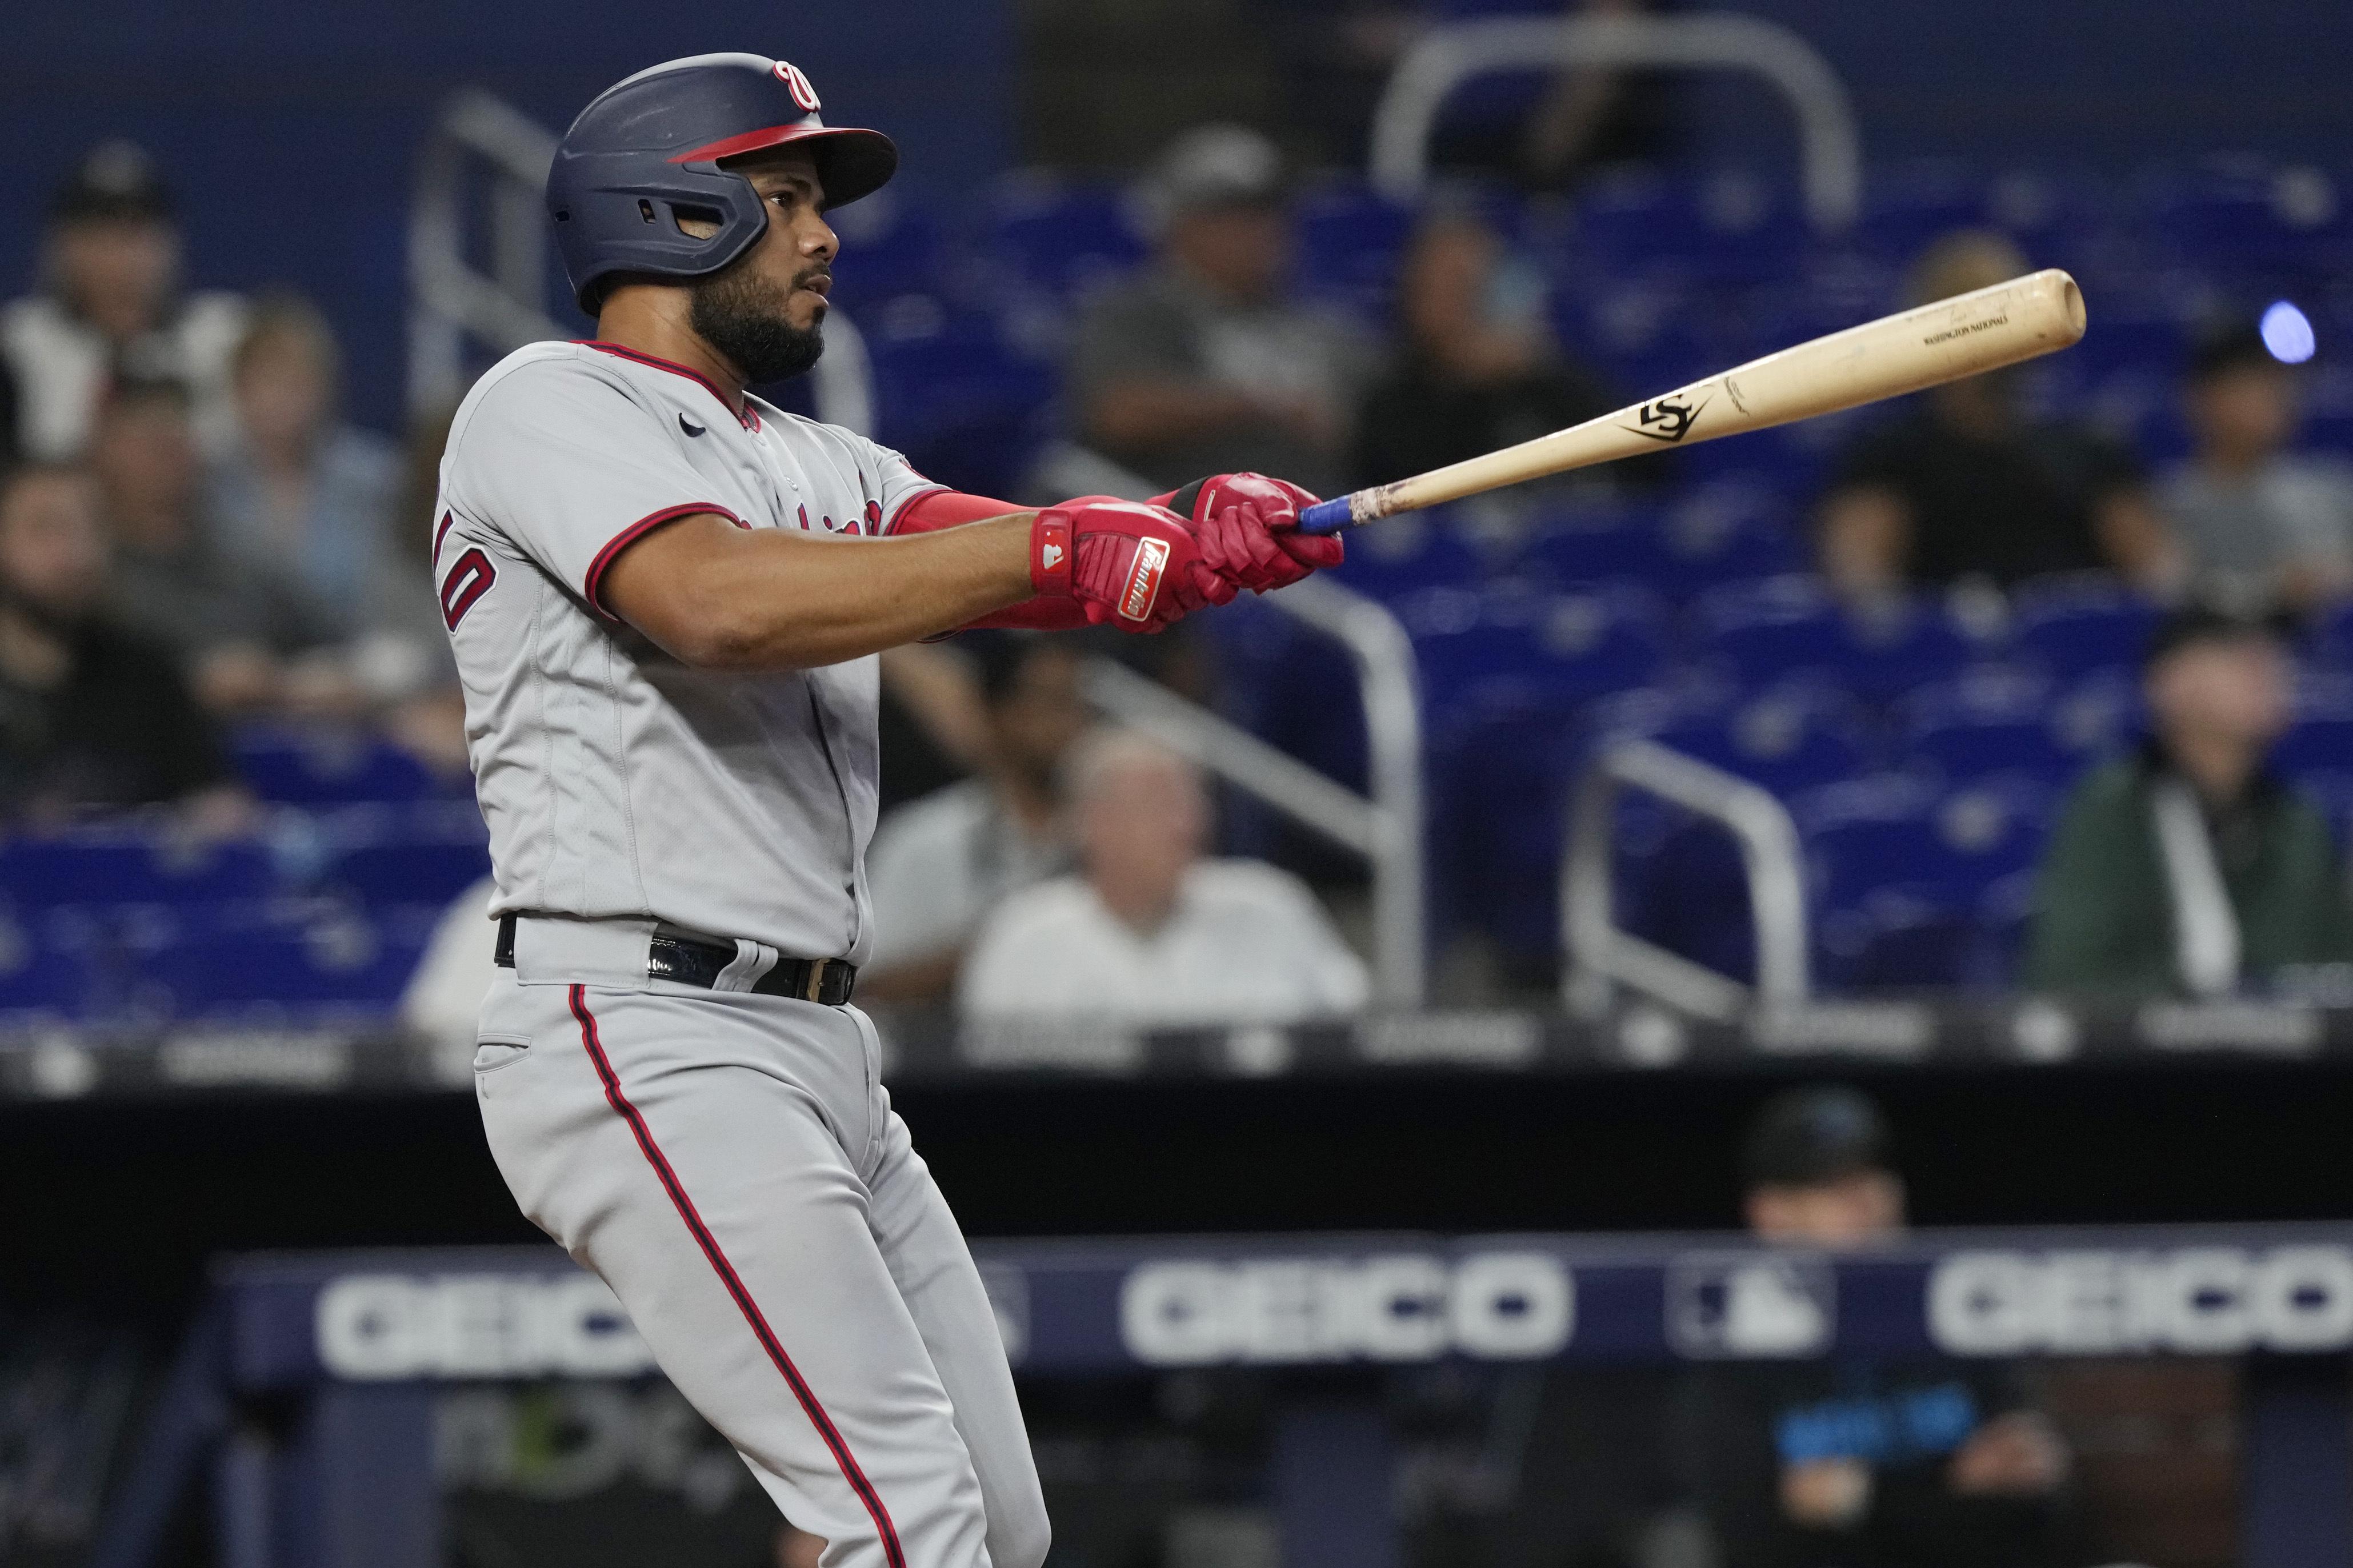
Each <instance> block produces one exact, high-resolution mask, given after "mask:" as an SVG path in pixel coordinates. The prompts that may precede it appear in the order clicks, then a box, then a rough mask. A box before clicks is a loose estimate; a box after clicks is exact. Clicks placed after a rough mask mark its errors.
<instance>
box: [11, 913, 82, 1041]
mask: <svg viewBox="0 0 2353 1568" xmlns="http://www.w3.org/2000/svg"><path fill="white" fill-rule="evenodd" d="M97 936H98V932H97V931H96V929H95V928H94V927H93V926H92V925H91V924H90V923H89V922H87V921H56V920H43V919H36V920H30V921H24V920H19V919H17V918H16V917H14V916H10V915H5V914H0V1019H5V1020H6V1022H7V1024H8V1026H11V1027H22V1026H29V1025H32V1024H34V1023H37V1022H40V1021H44V1020H56V1021H67V1020H72V1019H78V1018H81V1017H85V1016H88V1015H89V1014H90V1011H91V1010H92V1009H93V1007H94V1006H95V1005H98V1004H99V1002H100V999H101V995H102V985H101V977H100V959H99V952H98V942H97Z"/></svg>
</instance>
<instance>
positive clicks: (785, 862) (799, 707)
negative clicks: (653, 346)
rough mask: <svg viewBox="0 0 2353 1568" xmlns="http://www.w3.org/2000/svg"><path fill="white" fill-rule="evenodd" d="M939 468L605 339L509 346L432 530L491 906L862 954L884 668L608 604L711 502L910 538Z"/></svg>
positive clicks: (480, 388)
mask: <svg viewBox="0 0 2353 1568" xmlns="http://www.w3.org/2000/svg"><path fill="white" fill-rule="evenodd" d="M937 488H939V487H937V486H934V485H933V484H932V483H931V482H930V481H929V480H927V479H923V476H921V475H920V474H918V473H916V472H915V470H914V469H913V468H910V467H909V466H908V464H907V461H906V459H905V458H902V457H900V456H899V455H898V454H897V453H896V452H892V451H889V450H887V449H885V448H884V447H879V446H877V445H875V444H874V443H873V442H871V441H869V440H867V439H866V438H865V437H861V436H857V435H853V434H851V433H850V432H849V431H847V430H842V429H839V428H837V427H835V426H829V425H820V424H818V423H817V422H815V421H813V420H808V419H803V418H800V417H797V416H794V415H790V414H786V413H785V412H783V411H782V410H781V409H778V408H776V407H774V406H772V405H768V404H766V403H763V402H761V401H760V400H759V399H757V398H751V399H747V400H746V402H745V405H744V413H743V414H742V416H740V417H739V416H737V415H736V414H735V413H734V412H733V408H732V407H731V406H730V405H729V404H728V402H727V400H726V399H725V398H724V397H723V396H722V395H720V393H719V390H718V389H717V388H716V387H714V386H712V384H710V383H708V382H706V381H704V380H703V379H702V377H700V376H698V375H696V374H694V373H693V372H691V371H689V370H686V369H684V368H683V367H681V366H677V365H672V364H670V363H667V362H664V361H660V360H654V359H650V358H648V357H646V356H643V355H639V354H636V353H631V352H629V351H628V350H623V349H618V348H615V347H612V346H610V345H605V344H596V343H554V342H551V343H534V344H533V345H532V346H531V347H529V348H525V349H521V350H518V351H517V352H516V353H512V354H510V355H508V356H507V358H506V359H505V360H503V361H501V363H499V364H498V365H497V366H496V367H494V368H493V369H492V370H491V372H490V373H489V374H486V375H484V376H483V377H482V379H481V380H480V382H478V383H477V384H475V386H474V389H473V391H472V392H471V393H470V395H468V396H467V398H466V401H465V402H464V403H463V404H462V405H459V410H458V416H457V419H456V421H455V423H454V424H452V425H451V426H450V430H449V445H448V452H447V454H446V455H445V456H444V457H443V458H442V462H441V494H440V504H439V507H438V509H437V516H438V523H437V525H436V533H435V539H434V544H433V555H434V576H435V581H436V582H437V583H438V584H439V586H440V594H441V610H442V616H443V619H444V620H445V621H446V622H447V623H448V627H449V636H450V641H451V643H452V644H453V645H454V647H456V649H457V657H458V668H459V675H460V676H461V678H462V679H463V680H464V683H465V690H466V727H467V743H468V748H469V750H470V752H471V755H472V760H473V765H474V777H475V783H476V787H477V789H478V791H479V793H480V798H481V804H482V815H483V816H484V817H485V818H486V819H487V820H488V821H489V824H490V829H491V863H492V865H493V866H494V867H495V868H496V870H497V873H498V895H497V897H496V899H494V900H492V903H491V912H492V913H494V914H505V913H508V912H510V911H513V912H528V911H538V912H542V913H553V914H565V915H572V916H579V917H586V918H600V917H650V918H652V919H655V920H659V921H670V922H671V923H672V924H675V925H678V926H682V927H684V928H686V929H687V930H690V931H702V932H707V933H709V934H711V935H713V936H721V937H733V938H743V939H746V940H749V941H752V942H759V943H762V944H765V946H768V947H771V948H774V949H776V951H778V952H782V953H785V954H787V955H790V956H796V957H802V958H848V959H849V960H850V961H851V962H852V963H861V962H863V961H864V959H865V957H866V953H867V950H868V949H869V947H870V946H871V942H872V936H871V926H872V923H873V921H872V917H871V910H870V907H869V903H868V899H867V893H866V884H865V876H864V872H863V869H862V860H863V857H864V853H865V848H866V842H867V840H868V838H869V837H871V835H872V833H873V830H874V813H875V781H876V770H877V758H876V742H875V705H876V701H877V697H878V685H877V680H878V677H877V674H876V669H875V661H874V660H873V659H871V658H862V659H853V660H851V661H849V662H848V663H846V664H839V665H831V666H828V667H825V668H818V669H807V670H796V671H792V672H789V673H784V674H775V675H759V676H746V675H744V674H741V673H736V672H732V671H712V670H699V669H692V668H688V667H687V666H685V665H683V664H681V663H680V662H678V661H677V660H676V659H673V658H670V656H669V655H667V654H665V653H663V652H662V651H661V650H660V649H659V648H658V647H655V646H654V645H653V644H652V643H651V642H650V641H649V640H648V639H647V638H645V637H642V636H639V635H638V634H637V633H636V632H634V631H633V630H631V629H630V628H629V627H628V626H624V625H621V624H620V623H618V622H617V621H615V620H614V619H613V618H612V617H611V616H609V615H607V613H606V611H605V608H604V606H603V605H601V604H600V603H599V602H598V599H597V594H598V591H599V589H600V587H601V586H602V581H603V577H604V574H605V570H606V568H607V566H609V565H610V564H611V563H612V562H613V559H614V557H615V556H617V554H619V553H620V552H621V550H622V548H623V547H624V546H626V545H628V543H629V542H631V541H633V540H635V539H637V538H638V537H639V536H640V535H642V534H644V533H646V532H647V531H649V530H651V529H654V528H656V527H659V525H660V524H662V523H664V522H667V521H671V520H673V519H675V518H678V517H680V516H682V515H684V514H687V513H691V512H699V511H707V512H718V513H721V514H723V515H725V516H727V517H730V518H733V520H735V521H737V522H738V523H739V524H741V525H742V526H744V527H746V528H798V529H802V530H806V531H822V532H827V533H847V534H860V533H878V532H884V531H888V530H889V528H890V526H891V524H892V523H893V522H895V521H897V517H898V513H899V510H900V509H901V508H902V507H903V506H905V505H906V503H907V502H908V500H911V499H912V498H913V497H914V496H916V495H917V494H919V493H921V492H923V491H924V490H927V489H937Z"/></svg>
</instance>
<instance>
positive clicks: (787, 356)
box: [687, 257, 825, 386]
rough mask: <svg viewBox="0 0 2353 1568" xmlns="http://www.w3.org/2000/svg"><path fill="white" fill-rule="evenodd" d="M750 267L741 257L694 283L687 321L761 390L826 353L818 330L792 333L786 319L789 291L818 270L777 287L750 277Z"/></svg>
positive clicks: (794, 329)
mask: <svg viewBox="0 0 2353 1568" xmlns="http://www.w3.org/2000/svg"><path fill="white" fill-rule="evenodd" d="M750 261H751V258H749V257H745V258H744V259H743V260H740V261H737V262H736V263H735V264H734V265H733V266H731V267H727V268H722V269H721V270H720V271H719V272H717V273H716V274H714V275H712V277H709V278H706V279H702V281H701V282H699V283H697V284H696V285H695V286H694V293H693V300H692V303H691V306H690V307H689V311H688V316H687V321H688V324H689V325H691V326H692V327H693V328H694V330H695V331H696V332H697V333H699V334H700V335H701V336H702V341H703V342H706V343H709V344H710V345H711V346H712V348H714V349H717V350H718V351H719V352H720V353H723V354H724V355H725V356H726V357H727V363H730V364H732V365H733V366H734V367H735V368H736V369H737V370H739V371H742V372H743V373H744V381H745V382H746V383H747V384H750V385H753V386H762V385H765V384H767V383H769V382H772V381H783V380H785V379H786V377H788V376H796V375H798V374H801V372H803V371H805V370H807V369H808V368H809V366H811V365H813V364H815V363H817V356H818V355H819V354H821V353H824V352H825V335H824V333H823V332H822V331H820V330H819V329H818V328H817V327H816V326H807V327H796V326H794V325H793V324H792V322H791V321H788V320H786V316H785V311H786V308H787V306H788V305H789V304H790V302H791V300H792V295H793V290H794V289H797V288H799V287H800V286H801V283H802V281H803V280H804V279H806V278H808V277H812V276H815V275H816V271H822V270H823V269H822V268H818V269H816V271H813V272H810V273H804V274H803V275H802V276H801V277H800V278H796V279H793V281H792V282H791V283H789V284H784V285H779V284H776V283H774V282H771V281H769V280H768V279H765V278H763V277H761V276H760V275H759V274H758V273H756V272H754V270H753V269H752V268H751V266H750Z"/></svg>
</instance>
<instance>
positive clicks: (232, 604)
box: [90, 381, 340, 711]
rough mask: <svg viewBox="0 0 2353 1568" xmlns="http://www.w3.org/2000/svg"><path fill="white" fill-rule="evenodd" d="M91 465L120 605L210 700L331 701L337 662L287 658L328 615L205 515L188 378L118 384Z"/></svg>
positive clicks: (327, 632)
mask: <svg viewBox="0 0 2353 1568" xmlns="http://www.w3.org/2000/svg"><path fill="white" fill-rule="evenodd" d="M90 464H91V468H92V469H93V471H94V472H95V473H96V475H97V477H98V482H99V489H100V496H101V498H102V500H103V501H104V503H105V507H106V514H107V521H108V522H109V524H110V525H111V528H112V530H113V534H114V549H115V597H116V601H117V607H118V609H119V611H120V612H121V616H122V617H123V619H124V621H125V622H126V623H127V624H129V625H130V626H134V627H136V628H137V629H139V630H140V631H142V632H144V633H146V634H148V635H149V636H152V637H157V638H160V639H161V640H162V641H164V643H165V644H166V645H167V646H168V647H171V649H172V650H173V651H174V653H175V654H176V655H178V656H179V658H181V660H182V661H183V663H184V664H185V667H186V668H187V669H188V671H189V675H190V679H192V681H193V682H194V684H195V689H196V693H197V695H198V696H199V697H201V698H202V699H203V700H205V702H206V704H207V705H208V706H210V707H212V708H215V709H216V710H223V711H237V710H252V709H259V708H266V707H272V706H278V705H281V704H285V705H292V706H297V707H301V706H306V705H308V706H321V707H332V706H333V705H334V702H335V700H336V693H337V691H338V690H339V689H340V678H339V677H338V676H337V675H336V674H335V673H334V672H333V671H332V670H330V669H327V668H323V667H322V666H321V665H320V664H319V663H318V661H315V660H314V661H312V664H311V667H310V668H301V667H298V666H296V665H294V664H290V663H289V662H287V661H288V660H289V659H290V658H291V657H292V656H296V655H300V654H303V653H305V652H311V651H315V650H321V649H323V648H324V647H326V645H327V644H329V643H330V642H331V641H332V637H333V635H334V624H333V622H332V619H331V618H330V617H329V616H327V614H326V613H325V612H324V611H323V610H322V609H321V608H320V607H319V606H317V605H314V604H312V603H311V600H310V598H309V597H308V595H304V594H303V593H302V592H301V588H300V587H299V586H298V585H297V584H295V582H294V581H293V580H292V578H290V576H289V575H288V574H286V573H285V572H284V571H282V570H281V569H280V568H279V567H278V565H277V564H276V563H273V562H269V561H260V560H253V559H249V558H246V557H243V556H240V555H237V554H236V553H234V552H231V551H229V550H227V549H226V548H224V547H223V546H222V544H221V543H220V542H219V541H218V540H217V539H216V537H215V535H214V532H213V530H212V528H211V527H210V525H209V522H208V520H206V518H205V516H204V515H203V512H202V510H201V507H200V504H199V497H200V488H201V479H202V470H201V468H200V467H199V464H198V461H197V457H196V445H195V434H194V432H193V431H192V430H191V429H190V427H189V423H188V395H187V393H186V391H185V389H184V388H182V387H181V386H180V385H179V384H177V383H176V382H168V381H126V382H123V383H121V384H119V385H117V386H116V387H115V388H114V390H113V392H112V393H111V395H110V396H109V397H108V398H107V401H106V405H105V407H104V408H103V409H102V410H101V411H100V415H99V422H98V427H97V430H96V433H95V435H94V437H93V438H92V440H91V444H90Z"/></svg>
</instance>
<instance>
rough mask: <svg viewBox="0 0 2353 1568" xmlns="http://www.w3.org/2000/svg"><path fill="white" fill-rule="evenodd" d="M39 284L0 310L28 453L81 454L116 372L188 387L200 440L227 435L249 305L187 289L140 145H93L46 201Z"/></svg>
mask: <svg viewBox="0 0 2353 1568" xmlns="http://www.w3.org/2000/svg"><path fill="white" fill-rule="evenodd" d="M42 284H43V291H42V292H41V293H38V294H33V295H27V296H26V297H25V298H23V299H21V300H15V301H13V302H11V303H10V304H9V305H8V306H7V307H6V308H5V309H0V358H5V361H6V363H7V366H8V369H9V371H10V373H11V374H13V376H14V378H15V381H16V399H17V411H16V414H17V421H18V423H17V426H16V429H17V436H18V441H19V444H20V445H21V446H22V447H23V449H24V451H25V452H26V454H27V455H29V456H32V457H37V458H70V457H74V456H77V455H79V453H80V452H81V450H82V448H83V447H84V446H85V444H86V443H87V442H88V441H89V439H90V430H91V427H92V424H93V421H94V419H95V417H96V416H97V412H98V408H99V405H100V404H101V403H102V402H103V401H104V400H105V398H106V395H107V392H108V389H109V388H110V387H111V386H112V385H113V384H114V383H115V382H116V381H118V380H121V379H126V378H128V379H137V380H157V379H163V380H171V381H177V382H179V383H181V384H183V385H185V386H187V387H189V388H191V389H192V391H193V393H194V396H195V408H196V424H197V428H198V430H199V432H200V434H201V435H202V437H203V438H204V443H205V446H206V449H207V450H216V449H218V447H220V445H221V444H223V443H224V442H225V441H226V440H227V437H228V433H229V428H230V425H231V422H232V416H231V414H230V411H229V406H228V362H229V354H230V353H231V351H232V350H234V349H235V347H236V346H237V337H238V334H239V333H240V332H241V331H243V327H244V316H245V306H244V303H243V301H241V300H238V299H237V296H235V295H233V294H224V293H199V294H183V293H182V292H181V289H180V231H179V227H178V226H177V225H176V224H175V223H174V221H173V217H172V200H171V195H170V194H169V193H168V192H167V191H165V190H164V184H163V181H162V179H161V178H160V177H159V176H158V175H157V174H156V172H155V166H154V164H153V162H152V161H151V160H150V159H149V158H148V156H147V154H146V153H145V152H143V151H142V149H140V148H139V147H136V146H134V145H132V143H131V142H106V143H104V144H103V145H101V146H99V147H96V148H93V149H92V150H91V151H90V153H89V154H88V156H86V157H84V158H83V159H82V161H81V163H80V164H79V166H78V167H77V168H76V169H75V170H74V172H73V174H72V175H71V177H70V178H69V179H68V180H67V182H66V184H64V185H63V186H62V187H60V188H59V189H58V193H57V195H55V196H54V197H53V198H52V199H51V201H50V203H49V224H48V233H47V237H46V242H45V245H44V247H43V252H42Z"/></svg>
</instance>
